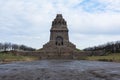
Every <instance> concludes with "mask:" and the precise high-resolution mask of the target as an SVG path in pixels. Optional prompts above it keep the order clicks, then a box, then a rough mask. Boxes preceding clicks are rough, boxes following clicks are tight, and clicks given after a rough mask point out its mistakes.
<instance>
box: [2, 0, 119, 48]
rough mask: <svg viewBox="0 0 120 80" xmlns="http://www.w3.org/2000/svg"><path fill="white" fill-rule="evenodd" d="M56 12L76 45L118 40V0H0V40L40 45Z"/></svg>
mask: <svg viewBox="0 0 120 80" xmlns="http://www.w3.org/2000/svg"><path fill="white" fill-rule="evenodd" d="M57 13H61V14H62V15H63V17H64V19H65V20H66V21H67V25H68V28H69V36H70V41H71V42H72V43H74V44H76V46H77V48H80V49H83V48H86V47H89V46H94V45H99V44H104V43H106V42H111V41H118V40H120V0H0V42H12V43H17V44H25V45H27V46H31V47H34V48H37V49H38V48H41V47H42V45H43V44H45V43H47V42H48V41H49V36H50V31H49V30H50V28H51V22H52V21H53V19H54V18H55V17H56V14H57Z"/></svg>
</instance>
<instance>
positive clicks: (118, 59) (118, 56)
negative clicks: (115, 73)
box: [86, 53, 120, 62]
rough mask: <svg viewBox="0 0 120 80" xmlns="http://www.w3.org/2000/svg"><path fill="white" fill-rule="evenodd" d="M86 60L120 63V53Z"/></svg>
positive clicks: (91, 57)
mask: <svg viewBox="0 0 120 80" xmlns="http://www.w3.org/2000/svg"><path fill="white" fill-rule="evenodd" d="M86 59H87V60H97V61H110V62H112V61H114V62H120V53H112V54H109V55H106V56H89V57H86Z"/></svg>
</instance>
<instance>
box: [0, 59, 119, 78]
mask: <svg viewBox="0 0 120 80" xmlns="http://www.w3.org/2000/svg"><path fill="white" fill-rule="evenodd" d="M0 80H120V63H114V62H98V61H81V60H40V61H33V62H14V63H11V64H0Z"/></svg>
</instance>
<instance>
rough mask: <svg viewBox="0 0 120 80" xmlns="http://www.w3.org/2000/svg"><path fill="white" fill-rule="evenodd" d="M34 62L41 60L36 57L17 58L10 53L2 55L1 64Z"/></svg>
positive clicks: (0, 57)
mask: <svg viewBox="0 0 120 80" xmlns="http://www.w3.org/2000/svg"><path fill="white" fill-rule="evenodd" d="M33 60H39V58H38V57H34V56H20V55H19V56H15V55H13V54H10V53H7V54H5V53H0V63H8V62H12V61H33Z"/></svg>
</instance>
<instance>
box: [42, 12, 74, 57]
mask: <svg viewBox="0 0 120 80" xmlns="http://www.w3.org/2000/svg"><path fill="white" fill-rule="evenodd" d="M68 32H69V30H68V28H67V22H66V21H65V19H64V18H63V17H62V14H57V16H56V18H55V19H54V20H53V21H52V27H51V30H50V40H49V42H48V43H46V44H45V45H43V48H42V49H41V51H43V52H44V53H45V54H46V55H47V56H48V57H50V58H53V57H54V58H72V57H73V54H74V52H75V50H76V46H75V45H74V44H73V43H71V42H70V41H69V34H68Z"/></svg>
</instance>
